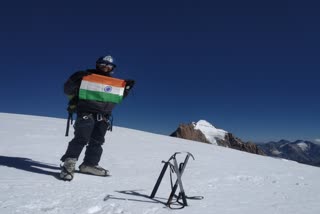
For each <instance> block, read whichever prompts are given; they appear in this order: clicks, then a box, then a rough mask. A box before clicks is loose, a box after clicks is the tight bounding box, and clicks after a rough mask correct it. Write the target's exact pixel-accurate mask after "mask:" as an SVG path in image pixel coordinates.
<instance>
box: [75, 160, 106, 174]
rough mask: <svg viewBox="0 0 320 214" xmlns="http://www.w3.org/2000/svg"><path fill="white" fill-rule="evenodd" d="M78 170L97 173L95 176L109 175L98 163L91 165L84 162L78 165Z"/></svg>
mask: <svg viewBox="0 0 320 214" xmlns="http://www.w3.org/2000/svg"><path fill="white" fill-rule="evenodd" d="M79 171H80V172H81V173H85V174H91V175H97V176H110V173H109V171H108V170H106V169H104V168H102V167H101V166H99V165H96V166H91V165H87V164H85V163H82V164H81V165H80V166H79Z"/></svg>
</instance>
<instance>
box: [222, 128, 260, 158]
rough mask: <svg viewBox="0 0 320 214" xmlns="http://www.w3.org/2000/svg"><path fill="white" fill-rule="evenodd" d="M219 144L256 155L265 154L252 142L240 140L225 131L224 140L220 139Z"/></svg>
mask: <svg viewBox="0 0 320 214" xmlns="http://www.w3.org/2000/svg"><path fill="white" fill-rule="evenodd" d="M219 145H221V146H225V147H230V148H233V149H237V150H240V151H245V152H249V153H253V154H258V155H265V154H264V152H263V151H262V150H261V149H260V148H259V147H258V146H257V145H256V144H254V143H250V142H247V143H245V142H242V141H241V140H240V139H239V138H237V137H235V136H234V135H233V134H231V133H227V134H226V136H225V140H220V141H219Z"/></svg>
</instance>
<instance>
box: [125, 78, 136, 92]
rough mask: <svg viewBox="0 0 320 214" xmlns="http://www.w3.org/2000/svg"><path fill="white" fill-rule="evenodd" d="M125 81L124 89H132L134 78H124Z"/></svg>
mask: <svg viewBox="0 0 320 214" xmlns="http://www.w3.org/2000/svg"><path fill="white" fill-rule="evenodd" d="M125 82H126V88H125V89H126V90H131V89H132V87H133V86H134V84H135V81H134V80H130V79H129V80H125Z"/></svg>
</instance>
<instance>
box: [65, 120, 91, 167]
mask: <svg viewBox="0 0 320 214" xmlns="http://www.w3.org/2000/svg"><path fill="white" fill-rule="evenodd" d="M94 125H95V121H94V119H93V117H92V116H91V115H89V116H88V115H79V116H78V117H77V120H76V122H75V126H74V128H75V131H74V138H73V139H72V140H71V141H70V142H69V145H68V148H67V151H66V153H65V154H64V155H63V156H62V158H61V161H63V162H64V161H65V159H66V158H76V159H77V160H78V158H79V156H80V154H81V151H82V149H83V147H84V146H85V145H86V144H87V143H88V142H89V141H90V137H91V135H92V132H93V129H94Z"/></svg>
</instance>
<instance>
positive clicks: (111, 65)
mask: <svg viewBox="0 0 320 214" xmlns="http://www.w3.org/2000/svg"><path fill="white" fill-rule="evenodd" d="M99 66H102V67H108V68H111V69H114V68H115V67H116V65H115V64H112V63H108V64H107V63H106V64H99Z"/></svg>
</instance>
